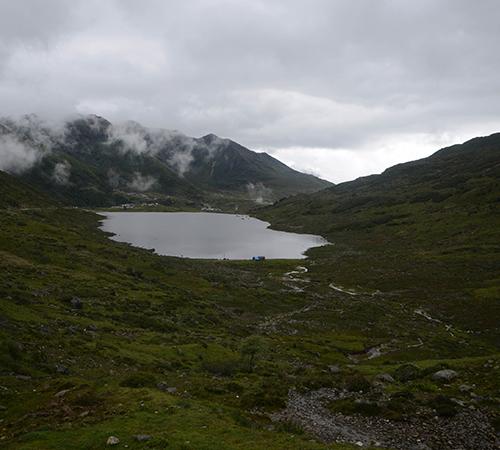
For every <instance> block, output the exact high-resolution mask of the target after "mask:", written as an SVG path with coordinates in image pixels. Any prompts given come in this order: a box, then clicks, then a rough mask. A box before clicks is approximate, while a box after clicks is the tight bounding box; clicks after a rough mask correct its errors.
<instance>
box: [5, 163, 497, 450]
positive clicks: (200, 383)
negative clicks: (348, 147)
mask: <svg viewBox="0 0 500 450" xmlns="http://www.w3.org/2000/svg"><path fill="white" fill-rule="evenodd" d="M489 167H491V164H489V165H488V167H487V168H486V169H485V170H488V168H489ZM424 172H425V171H424ZM492 178H495V177H492ZM405 179H411V177H409V178H408V177H407V176H405ZM468 182H469V181H467V182H466V183H468ZM483 182H484V186H488V187H487V189H490V187H491V186H490V185H489V182H487V180H486V181H485V180H482V181H481V182H480V183H479V181H474V182H473V184H474V185H476V184H477V183H479V184H482V183H483ZM358 183H360V182H358ZM361 184H363V182H361ZM383 185H384V183H381V184H380V185H379V186H383ZM461 186H463V183H459V187H461ZM344 187H345V186H344ZM340 189H341V190H342V189H343V187H342V186H340ZM377 189H379V190H381V191H383V189H382V187H379V188H377ZM377 189H376V187H373V186H371V187H369V188H366V195H368V193H370V195H371V196H372V197H382V200H376V199H372V200H370V202H377V201H380V202H381V204H380V205H378V204H376V203H375V204H367V203H366V202H365V204H364V205H365V207H364V208H361V207H354V208H351V210H350V212H349V214H347V213H345V214H343V213H342V212H341V211H337V212H336V213H335V214H336V215H335V216H334V217H332V215H331V211H332V209H333V208H334V207H335V208H338V207H339V205H341V204H342V205H344V206H345V205H346V204H347V205H349V204H350V203H349V201H350V199H349V196H348V193H339V191H336V190H333V191H330V192H323V193H321V194H318V195H317V196H315V197H302V198H300V197H299V200H297V199H294V200H291V201H285V202H281V203H280V204H279V205H278V207H277V208H278V209H267V210H264V211H263V212H262V214H263V215H264V214H265V215H266V217H268V218H270V219H272V220H273V222H275V223H277V224H278V225H279V226H282V227H284V226H288V227H295V226H298V225H301V226H303V227H304V228H305V229H307V230H311V231H318V232H322V233H324V234H325V235H327V236H328V237H329V238H330V239H332V241H334V242H335V245H333V246H328V247H324V248H321V249H317V250H314V251H312V252H311V254H312V255H313V257H312V258H311V259H309V260H307V261H305V262H304V261H302V262H301V263H300V264H304V265H306V266H307V267H308V269H309V272H308V273H307V274H303V275H300V274H299V275H297V274H296V275H294V276H293V278H303V279H304V278H307V279H309V282H305V281H303V282H299V281H293V280H292V279H291V277H290V276H287V275H285V273H286V272H288V271H290V270H292V269H293V268H294V267H295V265H296V264H297V262H294V261H266V262H265V263H263V264H255V263H250V262H210V261H190V260H181V259H176V258H167V257H159V256H156V255H154V254H151V253H149V252H147V251H145V250H140V249H134V248H131V247H129V246H127V245H124V244H119V243H116V242H112V241H109V240H108V239H106V236H105V235H104V234H103V233H102V232H100V231H98V230H97V229H96V225H97V221H98V217H97V216H95V215H94V214H92V213H88V212H83V211H78V210H67V209H60V210H57V209H47V210H38V209H36V210H14V209H9V210H4V211H2V214H1V215H0V255H1V257H0V367H1V372H0V386H2V389H1V390H0V405H1V406H2V407H3V408H0V416H1V417H0V419H1V420H2V422H1V423H0V439H1V442H2V443H3V445H4V446H5V447H6V448H16V449H17V448H22V449H51V448H54V449H55V448H76V449H78V448H81V449H88V448H102V447H103V446H104V443H105V441H106V438H107V437H108V436H109V435H116V436H118V437H119V438H120V439H121V444H122V445H124V444H127V445H128V446H129V448H164V447H165V446H166V443H168V445H169V448H196V449H224V448H227V449H239V448H240V449H254V448H270V449H294V448H296V449H299V448H300V449H307V448H311V449H316V448H318V449H319V448H329V447H328V446H326V445H322V444H319V443H317V442H315V441H311V440H310V437H309V436H307V435H303V434H301V433H300V429H297V428H296V427H294V426H291V425H284V426H276V425H275V426H274V429H273V430H270V429H269V426H270V422H269V419H268V418H267V416H266V415H265V414H263V413H264V412H269V411H272V410H276V409H279V408H281V407H282V406H283V405H284V401H285V399H286V394H287V391H288V389H289V388H292V387H295V388H298V389H315V388H318V387H324V386H344V387H346V388H348V389H357V388H358V386H359V383H360V380H363V381H364V380H365V379H366V380H368V381H369V382H372V381H373V379H374V377H375V376H376V375H377V374H379V373H383V372H388V373H391V374H394V375H395V374H396V373H397V371H398V369H399V368H400V367H401V366H402V365H404V364H406V363H407V362H412V363H415V364H417V365H418V367H420V369H421V370H420V372H419V373H418V375H417V376H416V378H415V379H413V380H409V381H400V382H396V383H394V384H392V385H389V386H387V387H386V390H387V392H388V393H390V394H391V395H393V394H398V393H399V394H400V395H399V397H398V398H399V400H398V402H399V403H402V407H403V409H404V410H406V411H413V410H414V408H415V407H417V406H418V405H421V404H425V403H426V402H428V401H430V400H432V399H434V398H435V397H436V396H437V395H444V396H447V397H453V398H458V399H462V400H464V401H465V402H467V403H466V404H467V405H468V404H470V401H471V399H470V397H469V394H468V393H466V392H461V391H460V390H459V386H460V384H462V383H466V384H470V385H473V384H475V385H476V387H475V388H474V391H475V393H476V394H477V395H479V396H481V397H482V400H477V401H476V403H474V404H475V405H476V406H479V407H484V408H495V405H496V403H495V400H494V396H495V395H496V393H497V392H498V390H499V388H500V386H499V384H498V383H499V381H498V380H499V378H500V377H498V376H497V375H498V362H495V361H498V359H499V354H498V340H497V339H498V328H497V327H498V320H497V319H498V310H497V309H496V305H497V304H498V297H497V292H498V291H497V289H498V283H497V281H496V279H495V276H497V273H498V272H496V269H495V268H496V264H497V263H498V259H497V258H496V256H497V251H496V247H495V245H496V243H497V242H498V240H497V239H496V236H497V233H498V228H497V227H496V225H495V223H494V222H493V220H494V219H495V217H496V216H494V214H493V213H494V211H495V210H489V209H485V208H486V206H484V205H485V204H489V203H490V202H489V200H488V201H486V200H487V199H490V198H491V199H495V191H491V195H490V196H488V195H485V194H484V193H483V194H482V196H480V195H479V194H478V195H476V196H475V197H474V198H475V201H474V202H472V201H465V199H467V198H468V197H466V196H467V195H472V194H471V193H470V192H469V191H468V190H467V191H466V192H464V193H463V195H462V194H460V195H459V196H458V197H456V199H455V200H456V202H454V203H452V202H451V200H450V197H447V199H445V200H442V201H443V202H446V203H437V204H436V202H435V201H432V200H427V201H422V202H413V203H412V202H411V201H407V202H402V203H394V204H393V205H391V206H388V205H386V202H385V200H384V198H383V197H384V196H385V195H389V193H392V194H394V193H395V192H396V188H395V187H394V186H392V188H391V189H390V190H389V191H388V192H385V191H384V192H385V193H384V192H378V191H377ZM422 189H424V188H422ZM424 190H425V189H424ZM433 190H435V188H433ZM467 192H469V193H467ZM474 192H475V191H474V190H473V191H472V193H474ZM487 192H490V191H489V190H488V191H487ZM496 192H498V190H497V191H496ZM323 195H324V196H327V198H326V201H325V202H323V197H322V196H323ZM331 195H333V196H336V198H341V199H344V200H342V202H340V201H339V202H337V201H335V202H333V203H332V202H331V198H330V196H331ZM344 196H345V198H344ZM460 198H462V199H464V201H463V202H462V203H460V202H459V199H460ZM351 200H352V199H351ZM479 200H481V201H479ZM297 201H300V202H311V201H312V202H315V203H312V204H309V206H310V208H309V209H306V211H307V213H306V214H303V215H302V212H301V211H302V208H305V207H306V204H305V203H303V204H297V203H296V202H297ZM455 203H456V204H457V206H454V205H455ZM472 203H473V204H474V208H476V209H477V210H476V211H475V214H472V215H471V214H469V212H470V211H469V208H471V206H470V205H471V204H472ZM313 206H314V207H313ZM490 206H491V205H490ZM490 206H488V208H489V207H490ZM493 207H495V203H493ZM321 208H323V209H321ZM402 209H404V211H405V214H407V216H405V217H399V218H394V217H393V218H392V219H390V220H389V221H387V220H386V218H385V219H384V220H382V221H381V222H380V223H379V222H376V223H373V221H374V218H377V217H387V215H389V216H391V215H392V216H395V215H396V216H397V215H401V214H403V213H402V212H401V211H402ZM316 211H319V212H320V214H316V215H314V212H316ZM382 211H383V213H382ZM422 211H424V212H425V215H422V214H421V212H422ZM296 214H298V215H299V217H298V218H297V219H295V215H296ZM282 218H283V219H282ZM342 218H343V219H344V220H345V222H342V220H341V219H342ZM430 218H432V220H430ZM391 222H394V223H393V224H392V225H391ZM443 223H447V224H448V225H447V226H446V227H445V226H444V225H442V224H443ZM356 224H358V225H356ZM448 227H449V228H448ZM447 230H448V231H447ZM449 230H453V231H452V232H449ZM460 230H461V232H459V231H460ZM464 230H470V232H474V233H475V234H474V235H473V237H474V239H473V240H472V239H471V238H470V237H467V236H468V234H467V233H466V232H465V231H464ZM472 242H475V245H474V247H473V248H474V249H476V251H475V252H474V253H473V252H472V250H471V248H472ZM437 243H439V245H437ZM331 283H333V284H334V285H335V286H336V287H343V288H346V289H350V290H355V291H356V294H357V295H350V294H346V293H342V292H339V291H336V290H334V289H332V288H331V287H330V285H331ZM299 286H300V287H302V288H303V291H302V292H300V291H297V289H296V288H297V287H299ZM378 291H380V292H378ZM75 297H77V298H79V299H80V300H81V304H82V307H81V308H75V307H74V305H73V306H72V304H71V300H72V299H74V298H75ZM420 309H421V310H424V311H425V312H426V313H427V314H429V315H430V316H431V317H433V318H434V319H437V320H440V322H437V321H436V320H428V319H426V318H425V317H423V316H422V315H421V314H418V313H416V310H420ZM446 325H451V328H448V327H447V326H446ZM251 335H260V336H261V338H262V340H263V342H264V343H265V344H266V345H265V346H264V347H267V349H266V350H263V351H262V352H261V354H259V356H258V358H257V364H256V366H255V368H253V369H250V367H249V364H248V360H247V359H246V358H244V357H243V356H242V354H241V351H240V350H241V342H242V340H243V339H244V338H245V337H247V336H251ZM380 344H384V345H385V347H384V348H385V350H384V352H387V353H385V354H383V355H382V356H380V357H377V358H373V359H368V355H367V354H366V353H365V350H366V349H369V348H371V347H373V346H377V345H380ZM491 360H493V361H494V362H493V363H488V361H491ZM331 364H339V365H340V366H341V367H342V370H341V372H340V373H337V374H332V373H330V371H329V370H328V366H329V365H331ZM61 366H64V368H67V369H68V373H60V372H61V369H63V367H61ZM441 367H451V368H454V369H456V370H458V372H459V378H458V379H457V380H456V381H454V382H452V383H450V384H449V385H441V384H439V383H437V382H435V381H433V380H432V379H431V376H430V375H431V374H432V373H433V372H434V371H435V370H437V369H438V368H441ZM58 368H59V371H58ZM62 372H65V371H64V370H62ZM19 375H21V377H20V376H19ZM26 376H29V377H30V378H26ZM353 380H354V382H353ZM158 382H164V383H166V385H167V386H173V387H176V388H177V392H175V393H168V392H164V391H162V390H160V389H158V387H157V383H158ZM66 389H69V391H67V392H66V393H64V394H61V395H60V396H56V395H55V394H56V393H58V392H60V391H64V390H66ZM342 407H343V408H346V409H348V408H352V407H355V405H342ZM256 408H257V409H256ZM391 414H394V412H391ZM139 433H147V434H151V435H152V436H153V439H152V440H151V441H149V442H147V443H138V442H135V441H134V440H133V438H132V436H133V435H134V434H139ZM331 448H350V447H349V446H342V445H332V446H331Z"/></svg>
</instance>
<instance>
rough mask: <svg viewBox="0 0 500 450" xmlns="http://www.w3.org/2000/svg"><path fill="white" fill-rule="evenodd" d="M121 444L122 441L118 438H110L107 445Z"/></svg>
mask: <svg viewBox="0 0 500 450" xmlns="http://www.w3.org/2000/svg"><path fill="white" fill-rule="evenodd" d="M119 443H120V439H118V438H117V437H116V436H110V437H109V438H108V440H107V441H106V444H107V445H118V444H119Z"/></svg>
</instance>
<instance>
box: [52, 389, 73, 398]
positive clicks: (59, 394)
mask: <svg viewBox="0 0 500 450" xmlns="http://www.w3.org/2000/svg"><path fill="white" fill-rule="evenodd" d="M70 390H71V389H63V390H62V391H59V392H57V393H56V394H55V395H54V397H57V398H61V397H64V396H65V395H66V394H67V393H68V392H69V391H70Z"/></svg>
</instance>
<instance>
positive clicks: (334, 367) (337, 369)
mask: <svg viewBox="0 0 500 450" xmlns="http://www.w3.org/2000/svg"><path fill="white" fill-rule="evenodd" d="M328 370H329V371H330V373H340V366H339V365H338V364H334V365H331V366H328Z"/></svg>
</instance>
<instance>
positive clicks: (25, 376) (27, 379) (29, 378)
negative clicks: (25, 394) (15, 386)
mask: <svg viewBox="0 0 500 450" xmlns="http://www.w3.org/2000/svg"><path fill="white" fill-rule="evenodd" d="M16 380H22V381H29V380H31V377H30V376H29V375H16Z"/></svg>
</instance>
